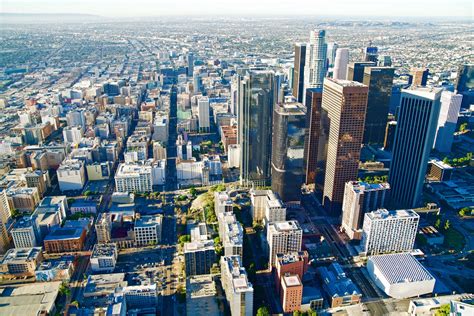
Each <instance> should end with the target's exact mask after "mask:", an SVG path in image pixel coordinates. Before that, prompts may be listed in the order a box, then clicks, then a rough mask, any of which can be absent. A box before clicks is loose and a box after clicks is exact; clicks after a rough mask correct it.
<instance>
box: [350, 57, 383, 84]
mask: <svg viewBox="0 0 474 316" xmlns="http://www.w3.org/2000/svg"><path fill="white" fill-rule="evenodd" d="M375 66H377V64H376V63H374V62H372V61H358V62H355V63H350V64H349V66H347V80H351V81H357V82H360V83H362V82H364V69H365V67H375Z"/></svg>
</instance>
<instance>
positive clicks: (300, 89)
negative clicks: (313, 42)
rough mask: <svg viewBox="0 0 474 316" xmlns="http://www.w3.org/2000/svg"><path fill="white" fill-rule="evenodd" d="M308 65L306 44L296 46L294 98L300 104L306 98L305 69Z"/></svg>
mask: <svg viewBox="0 0 474 316" xmlns="http://www.w3.org/2000/svg"><path fill="white" fill-rule="evenodd" d="M305 63H306V44H305V43H296V44H295V66H294V70H293V96H294V97H295V98H296V100H298V102H303V98H304V68H305Z"/></svg>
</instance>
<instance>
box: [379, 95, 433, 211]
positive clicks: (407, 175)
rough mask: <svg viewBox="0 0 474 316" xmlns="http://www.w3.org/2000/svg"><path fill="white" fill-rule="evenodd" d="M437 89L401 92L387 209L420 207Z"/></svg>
mask: <svg viewBox="0 0 474 316" xmlns="http://www.w3.org/2000/svg"><path fill="white" fill-rule="evenodd" d="M441 91H442V90H441V89H436V88H422V87H418V88H412V89H404V90H402V98H401V102H400V110H399V115H398V120H397V128H396V131H395V141H394V144H393V151H392V152H393V156H392V162H391V165H390V174H389V177H388V182H389V183H390V186H391V188H392V191H391V204H392V205H391V206H392V207H394V208H415V207H418V206H420V202H421V196H422V191H423V183H424V180H425V175H426V168H427V166H428V158H429V155H430V152H431V148H432V147H433V141H434V137H435V134H436V127H437V124H438V116H439V111H440V107H441V106H440V98H441Z"/></svg>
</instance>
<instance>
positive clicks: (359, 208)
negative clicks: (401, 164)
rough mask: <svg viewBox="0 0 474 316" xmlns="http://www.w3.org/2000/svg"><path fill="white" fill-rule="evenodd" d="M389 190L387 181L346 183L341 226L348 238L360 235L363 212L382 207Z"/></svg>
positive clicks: (355, 237)
mask: <svg viewBox="0 0 474 316" xmlns="http://www.w3.org/2000/svg"><path fill="white" fill-rule="evenodd" d="M389 190H390V185H389V184H388V183H380V184H369V183H365V182H361V181H349V182H347V183H346V187H345V190H344V200H343V202H342V225H341V228H342V230H344V232H345V233H346V235H347V236H349V238H350V239H360V238H361V237H362V223H363V220H364V214H365V213H367V212H371V211H376V210H378V209H380V208H383V207H384V204H385V198H386V196H387V195H388V191H389Z"/></svg>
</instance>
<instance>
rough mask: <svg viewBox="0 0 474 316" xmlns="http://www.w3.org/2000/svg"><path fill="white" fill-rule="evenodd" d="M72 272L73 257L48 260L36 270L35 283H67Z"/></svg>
mask: <svg viewBox="0 0 474 316" xmlns="http://www.w3.org/2000/svg"><path fill="white" fill-rule="evenodd" d="M73 272H74V257H73V256H64V257H60V258H58V259H48V260H44V261H43V262H41V264H40V265H39V266H38V267H37V268H36V271H35V277H36V282H51V281H61V282H63V281H69V280H70V279H71V277H72V274H73Z"/></svg>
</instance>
